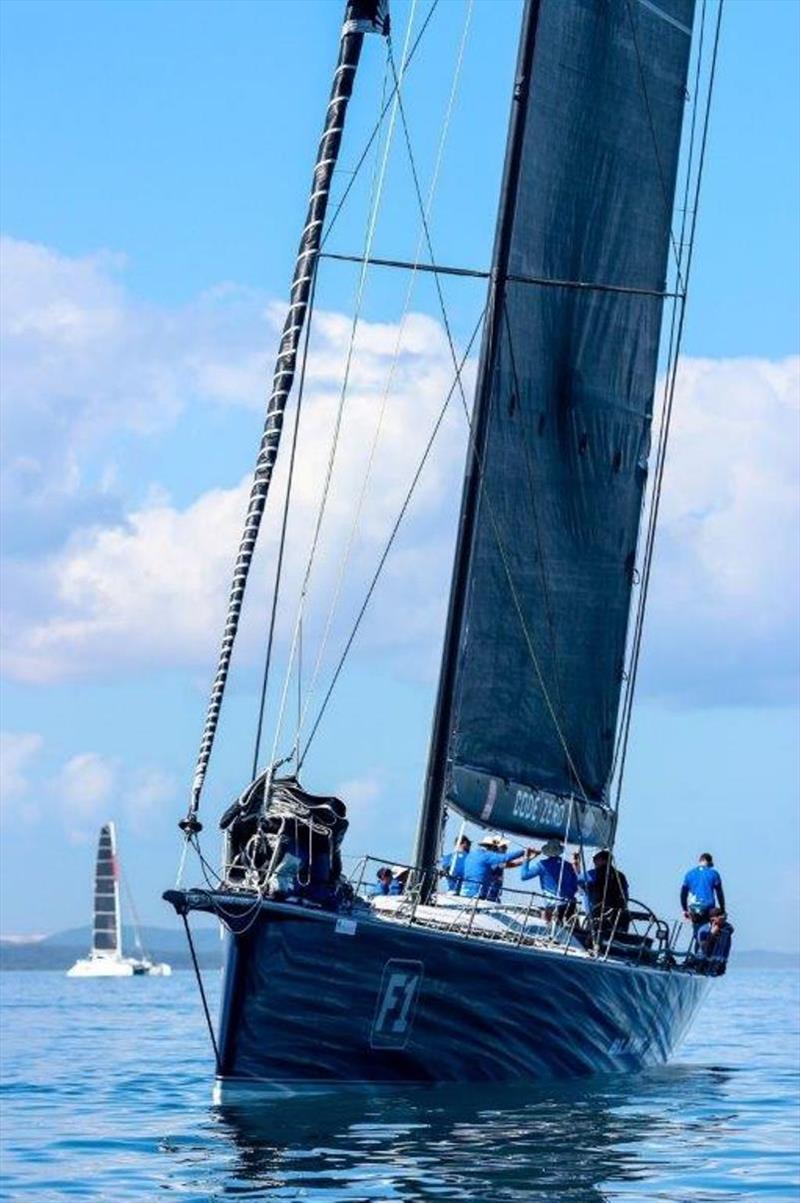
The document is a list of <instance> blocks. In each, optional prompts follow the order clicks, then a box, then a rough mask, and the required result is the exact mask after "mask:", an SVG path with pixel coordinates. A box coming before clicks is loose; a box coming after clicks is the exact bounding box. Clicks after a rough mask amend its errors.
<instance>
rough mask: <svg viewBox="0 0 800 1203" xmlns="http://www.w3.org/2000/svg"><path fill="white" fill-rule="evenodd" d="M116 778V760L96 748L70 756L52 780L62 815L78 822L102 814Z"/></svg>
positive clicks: (87, 820)
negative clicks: (93, 750) (110, 758)
mask: <svg viewBox="0 0 800 1203" xmlns="http://www.w3.org/2000/svg"><path fill="white" fill-rule="evenodd" d="M116 782H117V766H116V764H115V763H114V762H113V761H111V760H109V759H108V758H106V757H105V756H101V755H100V754H99V753H97V752H82V753H80V754H79V755H77V756H73V757H71V758H70V759H69V760H68V761H67V762H66V764H65V765H64V766H63V768H62V769H61V771H60V773H59V774H58V777H57V778H56V779H55V780H54V781H53V783H52V793H53V795H54V796H55V798H56V801H57V804H60V806H61V809H62V811H63V813H64V814H65V816H67V817H68V819H69V820H70V821H71V822H75V823H77V824H78V825H81V824H83V823H88V822H98V821H100V820H102V819H104V818H105V817H106V812H107V810H108V807H109V805H110V804H111V801H112V798H113V794H114V790H115V787H116Z"/></svg>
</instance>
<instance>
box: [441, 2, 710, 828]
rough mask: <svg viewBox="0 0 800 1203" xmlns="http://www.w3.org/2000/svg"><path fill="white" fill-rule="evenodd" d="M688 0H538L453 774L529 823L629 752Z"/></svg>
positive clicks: (603, 777) (494, 347) (594, 792)
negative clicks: (626, 713)
mask: <svg viewBox="0 0 800 1203" xmlns="http://www.w3.org/2000/svg"><path fill="white" fill-rule="evenodd" d="M693 4H694V0H657V2H656V0H652V2H651V0H541V2H540V3H539V4H538V5H537V14H536V22H537V24H536V33H535V42H534V47H533V57H532V63H531V75H530V88H529V93H528V98H527V105H526V110H525V117H524V120H525V129H524V135H523V142H522V154H521V156H520V165H519V176H518V179H517V180H516V181H515V187H516V200H515V208H514V213H513V221H512V228H511V234H510V244H509V246H508V249H507V278H506V280H505V284H504V286H503V285H502V284H501V287H500V288H499V289H498V293H497V301H496V305H498V306H501V307H502V313H501V314H500V315H499V320H498V322H497V325H496V337H495V338H494V339H493V340H492V341H491V343H490V345H489V354H490V356H491V361H490V362H487V363H483V364H482V370H481V372H480V373H479V381H480V382H481V383H480V384H479V395H478V398H477V406H487V407H488V417H487V421H486V435H485V441H484V444H483V446H482V447H481V448H479V450H478V454H479V455H480V456H481V462H482V470H481V485H480V490H479V496H478V500H477V511H476V516H475V523H474V530H473V534H472V542H471V546H470V547H469V548H468V549H466V551H465V553H464V554H468V555H469V557H470V559H469V577H468V586H467V591H466V598H465V606H464V617H463V622H462V624H461V629H460V632H459V651H458V667H457V672H456V681H455V690H454V716H453V723H452V728H451V731H452V734H451V743H450V748H449V765H450V768H449V772H448V787H447V792H448V796H449V798H450V800H451V801H453V802H454V803H455V804H456V805H457V806H458V808H459V809H460V810H462V812H464V813H466V814H468V815H470V816H471V817H474V818H479V819H482V820H483V821H484V822H493V823H496V824H497V825H502V826H504V827H505V828H506V829H508V830H517V831H518V832H519V833H520V834H535V833H544V832H549V831H550V830H553V829H554V824H553V823H551V822H549V821H548V822H545V821H542V819H541V813H542V807H543V805H544V801H545V800H546V799H547V798H548V797H551V798H552V797H555V798H559V797H560V798H562V799H565V798H570V797H575V799H576V800H577V801H576V803H575V805H576V806H578V803H579V801H580V800H581V799H583V800H585V801H588V802H589V803H593V804H595V805H599V806H601V807H602V806H603V804H604V802H605V799H606V794H607V787H608V784H609V778H610V775H611V772H612V759H613V748H614V738H615V730H616V724H617V712H618V708H619V700H620V689H621V683H622V679H623V664H624V656H625V643H626V632H627V624H628V614H629V610H630V596H631V588H632V582H633V572H634V562H635V554H636V544H637V538H638V531H639V524H640V519H641V511H642V496H643V490H644V486H645V480H646V474H647V459H648V453H649V447H650V427H651V419H652V409H653V393H654V384H655V375H656V367H657V358H658V345H659V335H660V327H661V318H662V307H663V297H662V295H661V294H662V293H663V291H664V289H665V279H666V275H667V256H668V254H670V253H672V252H671V249H670V241H671V237H670V224H671V216H672V206H673V197H674V189H675V178H676V172H677V163H678V154H679V145H680V134H681V124H682V118H683V111H684V107H685V100H686V93H685V86H686V75H687V68H688V59H689V50H690V41H691V37H690V29H691V23H692V18H693ZM532 280H533V281H542V283H533V282H531V281H532ZM545 282H546V283H545ZM577 285H579V286H580V287H578V286H577ZM587 285H588V286H590V287H584V286H587ZM490 794H492V796H493V799H494V801H493V802H492V804H490V798H489V795H490ZM520 798H522V799H523V802H524V804H521V803H520ZM536 798H539V800H540V803H541V805H537V804H532V802H531V799H534V800H535V799H536ZM587 813H588V812H587ZM578 824H579V826H580V820H578ZM589 827H590V829H591V830H587V828H586V825H585V823H584V824H583V826H582V827H581V831H583V832H585V834H586V839H587V842H596V843H599V842H603V840H604V839H605V838H606V837H607V835H608V824H607V823H606V824H604V823H603V822H602V821H600V819H598V817H597V815H595V816H594V818H592V819H591V821H590V823H589ZM561 830H562V831H563V830H564V827H563V823H562V827H561Z"/></svg>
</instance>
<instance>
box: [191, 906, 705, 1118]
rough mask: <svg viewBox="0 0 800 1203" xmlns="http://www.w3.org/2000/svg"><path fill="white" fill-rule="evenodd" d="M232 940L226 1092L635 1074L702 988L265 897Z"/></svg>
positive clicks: (672, 1037) (660, 1052)
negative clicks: (254, 915)
mask: <svg viewBox="0 0 800 1203" xmlns="http://www.w3.org/2000/svg"><path fill="white" fill-rule="evenodd" d="M203 909H205V908H203ZM227 939H228V946H227V952H226V965H225V978H224V988H223V995H222V1007H221V1015H220V1025H219V1041H218V1045H219V1054H220V1064H219V1066H218V1078H217V1087H216V1091H215V1094H216V1097H217V1098H218V1099H222V1100H227V1099H231V1098H235V1097H237V1096H238V1095H240V1094H242V1093H243V1092H245V1093H246V1092H249V1091H252V1090H254V1089H255V1090H264V1091H266V1092H268V1093H273V1094H282V1093H294V1092H295V1091H300V1090H307V1089H326V1088H328V1089H332V1088H338V1087H341V1086H345V1085H353V1086H385V1085H393V1086H395V1085H412V1084H428V1085H431V1084H437V1083H459V1082H497V1083H500V1082H513V1081H516V1082H524V1081H533V1080H546V1079H550V1078H562V1077H580V1076H587V1075H591V1074H597V1073H609V1072H631V1071H635V1070H638V1069H642V1068H644V1067H646V1066H651V1065H658V1064H662V1063H663V1062H665V1061H666V1060H667V1058H668V1057H669V1056H670V1055H671V1053H672V1052H673V1051H674V1049H675V1048H676V1046H677V1045H678V1043H679V1042H680V1040H681V1039H682V1037H683V1035H684V1033H685V1032H686V1029H687V1028H688V1026H689V1024H690V1023H691V1021H692V1019H693V1017H694V1015H695V1013H696V1011H697V1008H698V1006H699V1005H700V1003H701V1001H702V999H703V997H704V995H705V993H706V990H707V987H708V980H707V979H705V978H702V977H697V976H695V975H693V974H690V973H686V972H682V971H680V970H674V971H669V970H665V969H654V968H651V967H645V966H638V965H632V964H630V963H625V962H621V961H612V960H609V961H602V960H598V959H595V958H591V957H588V956H585V955H575V954H569V955H567V954H565V953H564V952H563V951H562V952H558V951H549V950H539V949H534V948H530V947H527V948H518V947H514V946H507V945H504V944H500V943H491V942H488V941H485V940H476V939H466V938H464V937H463V936H458V935H451V934H448V933H443V932H440V931H434V930H431V929H425V928H420V927H418V926H408V925H403V924H400V923H396V922H392V921H390V920H386V919H379V918H376V917H374V916H372V915H370V914H366V915H365V916H361V915H359V916H358V917H352V918H343V917H341V916H337V915H335V914H328V913H324V912H317V911H311V910H305V909H303V908H300V907H295V906H291V905H285V904H279V903H270V902H266V903H264V904H262V907H261V909H260V911H259V913H258V916H257V917H256V918H255V921H254V922H252V924H251V926H250V927H249V928H248V929H247V930H246V931H245V932H243V934H241V935H232V934H231V935H229V936H228V938H227Z"/></svg>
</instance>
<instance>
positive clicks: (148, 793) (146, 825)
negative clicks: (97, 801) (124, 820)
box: [122, 767, 178, 832]
mask: <svg viewBox="0 0 800 1203" xmlns="http://www.w3.org/2000/svg"><path fill="white" fill-rule="evenodd" d="M177 793H178V782H177V780H176V778H175V777H174V776H173V775H172V774H171V773H165V772H164V771H163V769H160V768H154V767H143V768H140V769H137V770H136V771H135V772H134V773H133V774H132V775H131V776H130V778H129V779H126V780H124V781H123V782H122V802H123V805H124V807H125V810H126V813H127V815H128V820H129V822H130V824H131V827H132V828H133V830H134V831H139V832H142V831H149V830H150V829H151V827H152V824H153V820H154V819H155V818H156V817H158V816H159V815H160V814H161V813H162V812H164V811H165V810H167V811H168V813H169V814H170V815H171V814H172V810H170V809H169V808H170V806H171V804H172V803H173V802H174V801H175V798H176V796H177Z"/></svg>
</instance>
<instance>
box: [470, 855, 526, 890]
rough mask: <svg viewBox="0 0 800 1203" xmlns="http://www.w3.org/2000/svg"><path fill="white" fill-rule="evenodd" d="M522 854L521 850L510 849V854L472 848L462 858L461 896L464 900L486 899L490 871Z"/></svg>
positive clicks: (490, 879) (490, 876)
mask: <svg viewBox="0 0 800 1203" xmlns="http://www.w3.org/2000/svg"><path fill="white" fill-rule="evenodd" d="M523 852H524V849H523V848H512V850H511V851H510V852H490V851H489V849H488V848H472V849H471V850H470V851H469V852H468V853H467V855H466V856H465V857H464V884H463V885H462V887H461V893H462V895H463V896H464V897H465V898H487V897H488V896H489V893H490V891H491V888H492V870H493V869H497V868H499V867H500V866H501V865H507V864H508V862H509V861H510V860H516V858H517V857H518V856H522V854H523Z"/></svg>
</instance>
